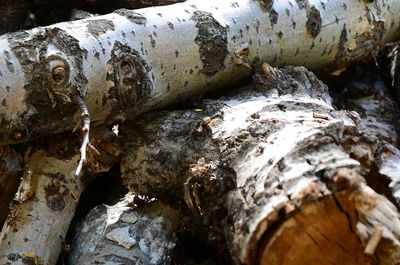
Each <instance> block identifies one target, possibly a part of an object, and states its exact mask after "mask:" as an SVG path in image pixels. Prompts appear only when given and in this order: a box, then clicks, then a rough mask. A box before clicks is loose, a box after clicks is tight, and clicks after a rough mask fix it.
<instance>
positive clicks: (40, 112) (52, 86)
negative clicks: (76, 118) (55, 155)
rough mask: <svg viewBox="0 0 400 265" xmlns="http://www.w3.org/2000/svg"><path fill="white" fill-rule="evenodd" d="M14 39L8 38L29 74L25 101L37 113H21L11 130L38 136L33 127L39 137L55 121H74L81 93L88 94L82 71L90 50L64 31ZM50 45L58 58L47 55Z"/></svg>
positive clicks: (25, 134) (26, 77)
mask: <svg viewBox="0 0 400 265" xmlns="http://www.w3.org/2000/svg"><path fill="white" fill-rule="evenodd" d="M14 36H15V34H9V35H7V37H8V39H9V42H10V43H11V44H10V48H11V51H12V52H13V53H14V54H15V56H16V57H17V59H18V61H19V63H20V65H21V68H22V71H23V72H24V75H25V86H24V89H25V90H26V98H25V99H24V101H25V104H27V105H28V107H29V108H30V109H31V111H30V113H33V114H30V115H28V114H25V115H23V114H21V115H22V116H21V117H20V119H21V121H20V122H18V123H12V124H14V125H13V127H14V128H9V130H10V131H14V130H15V131H18V132H21V133H23V136H27V135H30V136H34V134H33V132H32V131H31V129H32V128H33V127H34V128H35V133H37V134H40V133H48V132H49V127H51V126H52V121H54V122H56V121H58V120H61V119H63V118H64V117H66V116H68V117H71V119H72V114H73V113H74V112H75V111H76V110H77V108H76V107H75V103H74V98H75V97H76V95H78V94H79V95H80V96H82V97H84V96H85V94H86V84H87V79H86V77H85V75H84V74H83V72H82V60H84V59H86V56H87V51H86V50H85V49H82V48H81V47H80V45H79V41H78V40H77V39H75V38H74V37H72V36H70V35H69V34H68V33H67V32H65V31H64V30H62V29H60V28H47V29H42V30H40V31H38V32H37V33H36V34H34V35H26V34H23V35H19V38H17V39H14ZM49 46H53V47H55V48H56V49H57V50H58V52H57V54H56V55H51V56H48V55H47V50H48V47H49ZM54 62H57V63H56V64H54ZM58 63H61V64H62V65H63V68H64V69H63V70H64V71H63V73H62V74H63V79H62V80H60V79H59V78H56V79H55V75H54V74H55V72H54V67H57V65H58ZM70 69H74V72H73V73H71V70H70ZM58 73H59V72H58ZM58 76H59V75H58V74H57V77H58ZM31 107H33V108H34V110H32V108H31ZM49 121H50V122H49ZM17 124H23V126H22V125H17ZM66 126H67V125H65V127H66ZM17 127H18V128H17ZM57 130H60V131H61V130H64V129H63V128H57ZM51 131H54V129H52V130H51ZM20 140H23V138H20Z"/></svg>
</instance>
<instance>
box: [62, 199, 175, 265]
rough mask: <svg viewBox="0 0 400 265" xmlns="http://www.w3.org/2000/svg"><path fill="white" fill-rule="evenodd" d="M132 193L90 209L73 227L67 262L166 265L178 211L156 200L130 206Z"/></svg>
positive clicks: (172, 245) (170, 250)
mask: <svg viewBox="0 0 400 265" xmlns="http://www.w3.org/2000/svg"><path fill="white" fill-rule="evenodd" d="M134 198H135V195H133V194H132V193H128V194H127V195H126V196H125V198H124V199H123V200H122V201H121V202H119V203H117V204H115V205H111V206H107V205H101V206H98V207H96V208H95V209H93V210H92V211H91V212H89V214H88V215H87V216H86V217H85V219H84V220H83V221H82V222H81V223H80V224H79V226H78V227H77V228H76V234H75V237H74V240H73V242H72V245H71V251H70V259H69V263H68V264H71V265H72V264H73V265H75V264H76V265H78V264H93V263H117V264H132V265H134V264H157V265H158V264H169V263H170V261H171V252H172V249H173V248H174V246H175V244H174V243H173V241H172V233H173V231H175V230H176V228H177V227H178V224H179V222H177V219H178V218H179V217H180V212H179V211H177V210H175V209H173V208H170V207H168V206H167V205H164V204H162V203H159V202H150V203H146V204H145V205H142V207H135V206H134Z"/></svg>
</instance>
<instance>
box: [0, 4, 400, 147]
mask: <svg viewBox="0 0 400 265" xmlns="http://www.w3.org/2000/svg"><path fill="white" fill-rule="evenodd" d="M399 13H400V2H399V1H397V0H385V1H383V2H381V1H379V2H378V1H374V2H371V3H370V2H369V1H348V0H338V1H334V2H333V1H328V2H321V1H314V0H312V1H311V0H310V1H296V2H295V3H294V2H293V3H292V2H282V1H261V0H259V1H256V0H254V1H252V0H239V1H236V2H234V3H231V2H229V1H211V0H207V1H194V0H193V1H187V2H185V3H179V4H175V5H170V6H162V7H152V8H146V9H140V10H137V11H129V10H120V11H116V12H115V13H112V14H109V15H105V16H99V17H94V18H89V19H84V20H80V21H74V22H66V23H59V24H56V25H52V26H48V27H45V28H36V29H33V30H30V31H23V32H17V33H12V34H7V35H4V36H2V37H1V38H0V47H1V49H2V51H3V52H2V53H1V54H0V61H1V62H3V63H2V64H1V65H0V73H1V76H0V86H1V89H0V95H1V96H0V100H1V102H2V104H0V112H1V113H2V114H3V115H2V117H1V129H0V142H1V143H3V144H5V143H13V142H22V141H26V140H27V139H29V138H31V137H35V136H43V135H46V134H49V133H56V132H60V131H64V130H67V129H72V128H73V127H74V125H75V124H76V122H77V121H76V120H77V119H78V118H79V115H78V113H76V112H77V106H76V105H77V104H76V101H77V97H79V96H80V97H82V98H84V101H85V103H86V105H87V107H88V110H89V113H90V114H91V119H92V123H93V124H94V125H97V124H101V123H104V122H106V123H109V124H112V123H118V122H120V121H121V120H124V119H126V118H132V117H134V116H136V115H137V114H139V113H143V112H145V111H148V110H151V109H154V108H160V107H162V106H165V105H167V104H169V103H171V102H173V101H177V100H182V99H183V98H187V97H188V96H190V95H192V94H195V93H200V92H204V91H205V90H210V89H215V88H217V87H221V86H224V87H227V86H230V85H233V84H236V83H238V82H242V81H243V80H245V79H248V78H249V75H250V70H249V69H248V68H250V67H253V68H254V67H255V66H256V65H257V64H258V63H259V62H260V61H266V62H270V63H271V64H277V65H287V64H290V65H305V66H307V67H309V68H311V69H325V70H336V69H338V68H342V67H344V66H346V65H347V64H348V63H351V62H358V61H360V60H363V59H366V58H370V57H371V56H374V55H375V54H376V53H377V51H378V50H379V48H380V47H381V46H382V45H383V43H386V42H388V41H391V40H393V39H394V38H396V37H397V35H398V31H399V27H400V17H399V16H398V15H397V14H399ZM300 43H301V45H299V44H300Z"/></svg>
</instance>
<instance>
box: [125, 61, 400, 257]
mask: <svg viewBox="0 0 400 265" xmlns="http://www.w3.org/2000/svg"><path fill="white" fill-rule="evenodd" d="M263 69H264V73H263V74H258V75H257V76H256V78H255V83H256V84H257V85H256V86H255V88H253V89H252V88H246V89H241V91H242V93H241V94H240V95H237V96H234V97H229V98H226V99H221V100H208V101H205V102H204V104H203V106H202V109H201V111H197V112H196V111H168V112H161V113H158V114H157V113H155V114H148V115H146V116H144V117H143V118H141V119H140V120H139V121H137V122H135V123H134V124H132V125H131V126H129V127H122V128H121V131H122V134H123V135H125V138H124V148H125V152H126V155H125V157H124V159H123V162H122V163H121V174H122V177H123V179H124V183H125V185H126V186H127V187H129V188H130V189H132V190H133V191H135V192H137V193H139V194H145V195H147V196H155V197H157V198H160V199H161V200H169V201H176V200H175V198H180V199H181V198H182V197H183V196H184V198H185V201H186V203H187V205H188V206H189V207H190V208H191V209H192V210H193V212H194V214H195V215H196V216H198V218H201V219H202V220H203V222H204V224H206V225H207V227H209V229H210V230H213V231H214V232H215V233H218V231H223V234H224V236H225V237H226V244H227V247H228V249H229V251H230V253H231V256H232V258H233V260H234V262H235V263H236V264H242V263H244V264H315V263H318V262H319V263H322V264H332V263H337V264H342V263H345V264H377V263H378V264H396V263H398V262H400V255H399V253H400V221H399V217H400V216H399V213H398V211H397V209H396V207H399V206H400V192H399V191H400V186H399V185H398V184H399V171H398V169H396V170H397V171H393V172H390V169H393V166H394V168H396V166H395V164H393V162H394V161H397V162H395V163H397V165H398V163H399V162H398V161H400V152H399V151H398V150H397V149H396V148H395V147H393V146H392V145H391V144H389V143H387V142H386V141H384V140H381V139H379V138H377V137H376V136H374V135H372V134H371V132H373V131H368V129H367V128H366V127H365V125H364V124H363V122H362V120H361V119H360V117H359V115H358V114H357V113H356V112H349V111H337V110H335V108H334V107H333V105H332V100H331V98H330V96H329V95H328V90H327V87H326V86H325V85H323V84H322V83H321V82H320V81H318V80H317V79H316V77H315V76H314V75H313V74H312V73H310V72H308V71H307V70H305V69H304V68H294V67H289V68H285V69H282V70H277V69H274V68H271V67H269V66H267V65H263ZM375 159H376V160H375ZM150 165H151V166H150ZM371 179H375V180H382V181H387V180H388V181H389V183H390V185H389V188H388V187H386V191H385V192H383V191H382V190H380V189H379V187H378V186H375V185H376V182H373V181H370V180H371ZM185 181H186V182H185ZM183 182H185V184H184V185H183ZM367 183H369V185H371V186H368V185H367ZM375 190H376V191H375ZM378 192H382V194H385V195H389V196H388V198H389V199H391V200H392V202H391V201H389V200H388V199H387V198H386V197H384V196H382V195H381V194H379V193H378ZM394 205H396V206H394ZM211 234H212V233H211Z"/></svg>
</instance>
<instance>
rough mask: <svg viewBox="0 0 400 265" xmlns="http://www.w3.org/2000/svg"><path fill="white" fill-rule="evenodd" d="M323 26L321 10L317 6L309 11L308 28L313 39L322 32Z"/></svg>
mask: <svg viewBox="0 0 400 265" xmlns="http://www.w3.org/2000/svg"><path fill="white" fill-rule="evenodd" d="M321 24H322V19H321V14H320V13H319V10H318V9H317V8H316V7H315V6H313V7H311V8H310V9H308V10H307V22H306V27H307V31H308V33H310V34H311V36H312V37H313V38H315V37H316V36H317V35H318V34H319V33H320V32H321Z"/></svg>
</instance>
